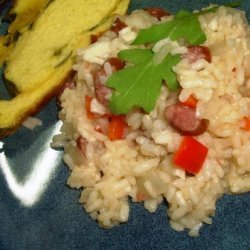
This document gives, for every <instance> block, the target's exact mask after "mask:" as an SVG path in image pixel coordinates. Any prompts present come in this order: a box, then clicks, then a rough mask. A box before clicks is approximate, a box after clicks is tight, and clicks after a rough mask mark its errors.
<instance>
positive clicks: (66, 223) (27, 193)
mask: <svg viewBox="0 0 250 250" xmlns="http://www.w3.org/2000/svg"><path fill="white" fill-rule="evenodd" d="M229 2H230V1H228V0H224V1H222V0H215V1H213V3H218V4H222V3H229ZM209 3H211V2H210V1H206V0H200V1H195V0H187V1H184V0H172V1H171V0H158V1H157V0H155V1H153V0H131V5H130V8H129V10H130V11H131V10H133V9H137V8H143V7H148V6H161V7H165V8H166V9H168V10H169V11H170V12H172V13H174V12H176V11H177V10H178V9H189V10H192V9H199V8H201V7H204V6H206V5H208V4H209ZM242 8H243V9H244V10H245V11H247V13H248V14H247V16H248V20H250V0H245V1H243V4H242ZM1 13H2V9H1ZM3 26H4V25H3ZM3 26H2V27H3ZM2 85H3V84H2V83H1V84H0V86H1V87H0V97H1V98H3V97H6V91H5V90H4V88H3V87H2ZM57 111H58V110H57V106H56V102H55V100H52V101H51V102H50V103H49V104H48V105H47V106H46V107H45V108H44V109H43V110H42V111H41V112H40V113H39V114H38V115H37V117H38V118H39V119H41V120H42V121H43V125H42V126H40V127H37V128H35V129H34V130H33V131H29V130H27V129H25V128H20V129H19V130H18V131H17V132H16V133H15V134H14V135H11V136H9V137H7V138H5V139H3V140H1V141H0V249H18V250H29V249H31V250H37V249H41V250H43V249H49V250H50V249H60V250H62V249H203V250H204V249H213V250H216V249H218V250H222V249H226V250H228V249H234V250H237V249H240V250H247V249H250V220H249V219H250V210H249V208H250V193H248V194H244V195H238V196H228V195H225V196H224V197H223V198H221V199H220V200H219V201H218V202H217V210H216V215H215V218H214V219H213V224H212V225H204V226H203V227H202V229H201V231H200V236H199V237H197V238H190V237H189V236H188V235H187V232H186V231H184V232H180V233H178V232H175V231H174V230H172V229H171V227H170V225H169V222H168V220H167V216H166V208H167V204H165V203H164V204H162V205H160V206H159V208H158V209H157V211H156V213H154V214H150V213H149V212H147V211H146V210H145V209H144V208H143V205H142V204H132V205H131V210H130V217H129V221H128V223H125V224H122V225H120V226H118V227H115V228H113V229H110V230H104V229H101V228H99V227H98V225H97V223H96V222H95V221H94V220H92V219H91V218H90V217H89V216H88V215H87V214H86V213H85V212H84V210H83V208H82V207H81V205H80V204H79V203H78V202H77V201H78V198H79V194H80V191H79V190H73V189H70V188H69V187H67V186H66V184H65V183H66V180H67V176H68V169H67V167H66V166H65V165H64V163H63V161H62V152H60V151H54V152H51V151H50V150H49V149H48V148H49V142H50V140H51V137H52V134H53V133H55V130H56V129H57V127H58V125H59V124H58V120H57ZM42 170H44V171H42ZM31 177H34V178H35V181H34V182H32V181H31V180H32V179H34V178H31Z"/></svg>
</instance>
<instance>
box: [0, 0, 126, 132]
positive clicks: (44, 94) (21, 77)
mask: <svg viewBox="0 0 250 250" xmlns="http://www.w3.org/2000/svg"><path fill="white" fill-rule="evenodd" d="M69 2H70V3H71V4H69ZM59 3H61V4H59ZM118 3H119V4H118ZM128 4H129V0H122V1H114V0H113V1H108V2H107V1H106V0H95V1H88V0H81V1H80V0H74V1H71V0H55V1H54V2H52V3H51V4H50V5H49V7H48V8H47V9H46V10H45V11H44V13H43V14H42V15H41V16H40V17H39V18H38V20H37V21H36V23H35V24H34V25H33V28H32V30H28V31H26V32H25V33H24V34H23V35H22V37H20V38H19V40H18V42H17V43H16V46H15V48H14V50H13V52H12V54H11V55H10V57H9V60H8V61H7V67H6V71H5V77H6V79H7V80H8V81H10V82H11V84H12V85H13V86H15V88H16V91H17V93H18V95H17V96H16V97H15V98H13V99H12V100H10V101H7V100H1V101H0V137H3V136H6V135H8V134H10V133H12V132H13V131H14V130H15V129H16V128H17V127H18V126H20V124H21V123H22V121H23V120H24V119H26V118H27V117H28V116H30V115H32V114H35V113H36V112H37V111H39V109H40V108H41V107H42V105H44V104H45V103H46V102H47V101H48V100H49V99H50V98H51V97H52V96H53V95H54V94H55V93H56V91H57V90H58V89H59V88H60V86H61V85H62V83H63V82H64V80H65V78H67V76H68V74H69V73H70V71H71V68H72V65H73V63H74V57H75V53H76V49H77V48H79V47H85V46H87V45H89V43H90V35H91V34H99V33H102V32H104V31H105V30H107V29H108V28H109V27H110V26H111V24H112V21H113V19H114V16H115V15H123V14H124V13H125V12H126V10H127V7H128ZM71 5H75V6H74V8H73V7H72V6H71ZM79 8H81V9H82V12H80V11H79ZM58 9H60V10H58ZM55 13H58V16H57V15H56V14H55ZM72 13H74V15H72ZM66 17H67V18H66Z"/></svg>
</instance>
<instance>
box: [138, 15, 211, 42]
mask: <svg viewBox="0 0 250 250" xmlns="http://www.w3.org/2000/svg"><path fill="white" fill-rule="evenodd" d="M166 37H169V38H170V39H171V40H178V39H180V38H184V39H185V40H186V41H187V42H188V43H189V44H191V45H198V44H202V43H204V42H205V41H206V35H205V33H204V32H203V31H202V29H201V25H200V22H199V20H198V17H197V15H194V14H192V13H190V12H188V11H185V10H181V11H179V12H178V13H177V14H176V16H175V19H174V20H172V21H169V22H165V23H162V24H155V25H152V26H151V27H150V28H148V29H142V30H141V31H140V32H139V34H138V36H137V37H136V39H135V40H134V42H133V44H135V45H139V44H145V43H156V42H158V41H160V40H161V39H164V38H166Z"/></svg>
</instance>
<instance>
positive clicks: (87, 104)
mask: <svg viewBox="0 0 250 250" xmlns="http://www.w3.org/2000/svg"><path fill="white" fill-rule="evenodd" d="M91 101H92V97H90V96H87V95H86V96H85V108H86V113H87V117H88V119H90V120H93V119H95V114H94V113H93V112H91V110H90V106H91Z"/></svg>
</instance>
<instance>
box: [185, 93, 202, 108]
mask: <svg viewBox="0 0 250 250" xmlns="http://www.w3.org/2000/svg"><path fill="white" fill-rule="evenodd" d="M181 103H182V104H183V105H185V106H188V107H190V108H196V106H197V103H198V101H197V99H196V98H195V97H194V96H193V95H190V96H189V97H188V99H187V100H186V101H184V102H181Z"/></svg>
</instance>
